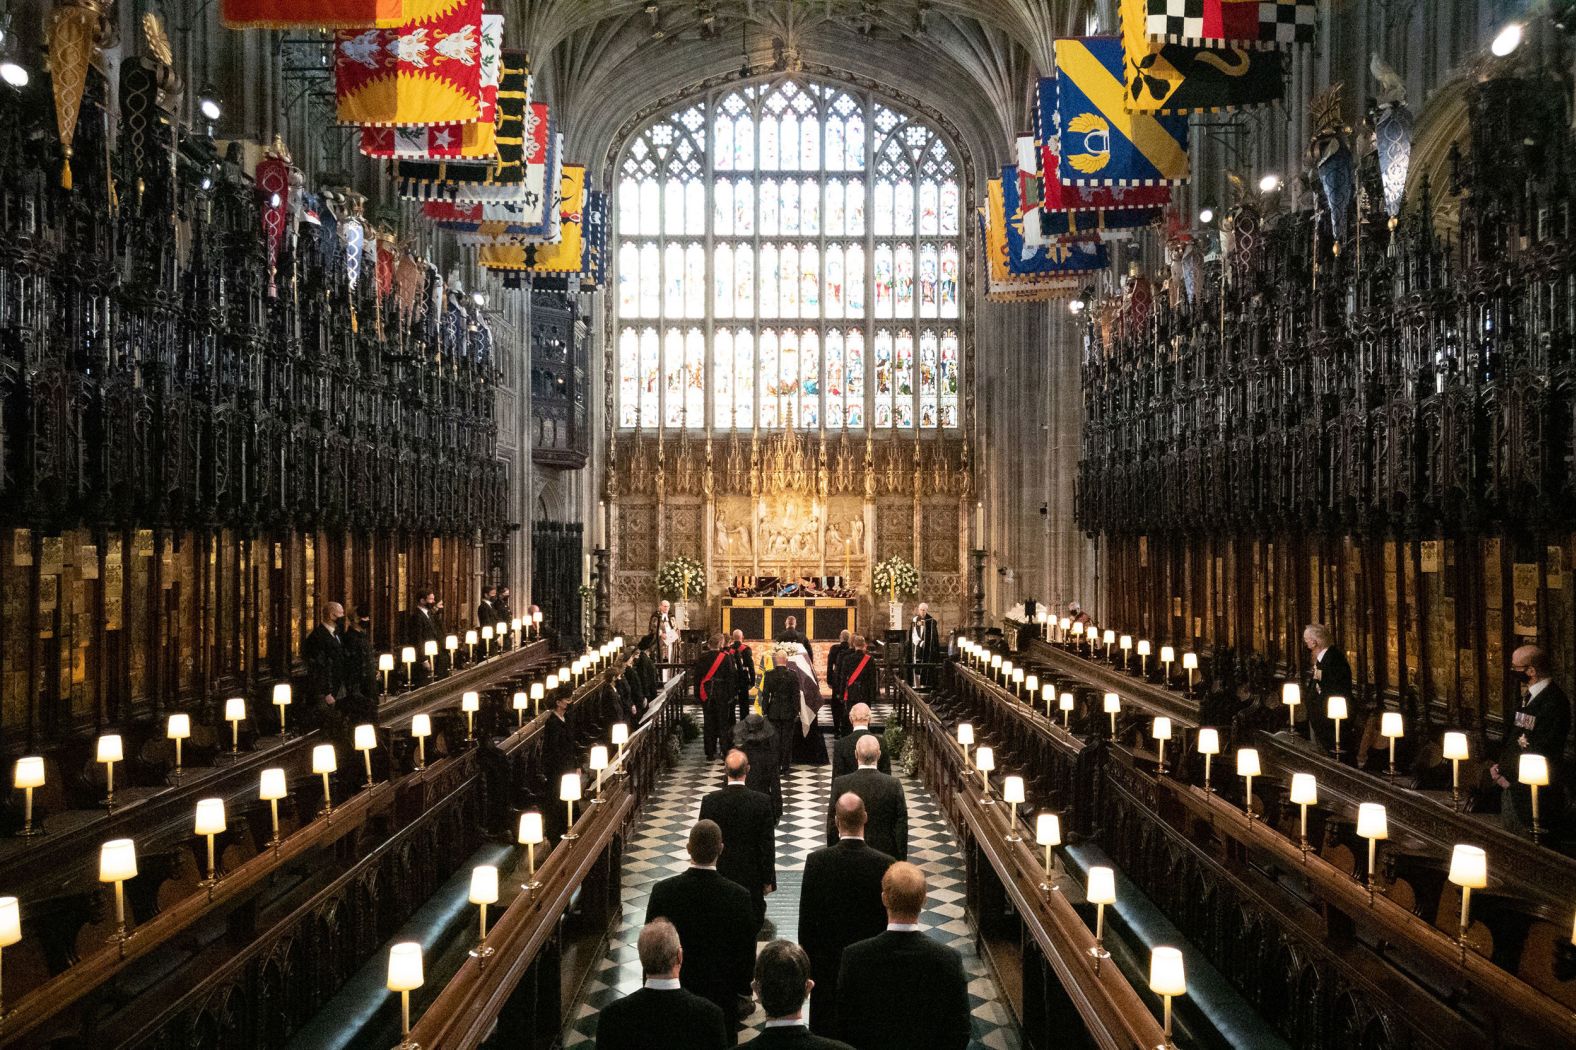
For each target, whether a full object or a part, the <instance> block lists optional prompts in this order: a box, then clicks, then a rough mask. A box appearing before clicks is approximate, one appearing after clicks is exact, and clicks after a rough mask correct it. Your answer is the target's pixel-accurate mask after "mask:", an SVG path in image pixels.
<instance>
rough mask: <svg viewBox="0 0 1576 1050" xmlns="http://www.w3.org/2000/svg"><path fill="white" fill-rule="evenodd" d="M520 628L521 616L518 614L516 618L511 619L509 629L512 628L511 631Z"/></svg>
mask: <svg viewBox="0 0 1576 1050" xmlns="http://www.w3.org/2000/svg"><path fill="white" fill-rule="evenodd" d="M519 629H520V618H519V617H518V616H516V617H515V618H514V619H512V620H510V621H509V630H511V631H518V630H519Z"/></svg>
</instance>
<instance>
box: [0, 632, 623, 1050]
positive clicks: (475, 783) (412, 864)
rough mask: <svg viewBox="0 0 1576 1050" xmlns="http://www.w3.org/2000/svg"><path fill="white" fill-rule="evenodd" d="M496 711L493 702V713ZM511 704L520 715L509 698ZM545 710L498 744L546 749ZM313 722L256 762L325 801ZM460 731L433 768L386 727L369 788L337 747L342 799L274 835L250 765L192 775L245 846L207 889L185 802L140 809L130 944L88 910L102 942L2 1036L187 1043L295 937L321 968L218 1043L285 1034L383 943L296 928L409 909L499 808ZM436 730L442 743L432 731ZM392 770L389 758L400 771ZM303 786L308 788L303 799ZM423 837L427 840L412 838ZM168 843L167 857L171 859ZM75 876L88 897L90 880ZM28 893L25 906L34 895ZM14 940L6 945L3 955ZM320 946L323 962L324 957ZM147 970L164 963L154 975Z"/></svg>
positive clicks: (445, 703) (452, 699)
mask: <svg viewBox="0 0 1576 1050" xmlns="http://www.w3.org/2000/svg"><path fill="white" fill-rule="evenodd" d="M545 655H546V652H545V648H541V649H526V650H522V651H520V652H518V653H515V654H510V655H507V656H504V657H501V658H495V659H494V660H492V661H488V662H486V663H484V664H482V665H480V666H478V667H475V668H472V669H469V670H470V673H466V672H460V673H457V674H455V675H454V676H452V677H451V678H448V679H444V680H441V681H439V682H436V683H432V684H430V685H428V686H426V687H423V688H422V689H419V690H415V691H413V693H412V694H407V695H406V696H403V697H400V698H398V699H397V700H396V701H395V703H396V705H398V707H399V708H403V711H401V712H400V713H399V715H398V717H399V720H400V721H401V722H403V724H405V725H406V726H408V724H409V718H408V713H411V712H414V711H417V710H425V711H428V712H435V711H439V710H440V709H442V710H446V709H448V708H452V707H454V706H456V705H457V704H458V701H459V693H460V692H462V691H464V690H465V689H470V688H474V689H479V690H483V689H486V688H488V687H489V686H496V685H498V684H499V683H503V682H507V681H511V680H513V678H514V677H515V676H518V675H520V674H522V673H524V672H527V671H529V670H530V669H531V668H532V667H533V666H536V665H538V664H539V663H540V659H541V658H542V657H544V656H545ZM608 682H609V679H608V676H607V673H604V674H601V675H597V676H595V677H593V678H592V679H590V680H588V681H587V682H586V683H584V684H583V685H581V686H580V687H579V688H578V689H577V690H576V691H575V693H574V699H573V703H572V707H571V715H572V716H573V715H575V713H576V712H577V711H579V710H581V709H582V707H583V706H585V704H584V702H585V701H586V699H587V698H590V697H593V696H596V695H598V694H599V693H600V691H601V690H603V689H604V688H606V687H607V686H608ZM494 703H496V698H494ZM591 706H597V705H591ZM388 709H389V705H387V704H386V705H385V710H388ZM490 713H491V712H484V717H485V715H487V714H490ZM509 717H510V718H511V719H512V714H511V715H510V716H509ZM545 717H547V716H546V715H543V716H540V717H539V718H537V719H533V720H532V722H530V723H529V724H527V725H526V726H524V727H522V728H519V729H516V730H515V731H514V732H512V733H510V734H509V735H508V736H507V737H505V738H504V739H503V740H502V741H501V742H499V743H498V745H497V749H496V750H497V751H498V752H499V753H501V755H502V756H503V757H504V759H505V760H506V761H511V762H514V763H516V764H518V763H520V762H525V761H528V760H529V759H530V758H531V757H532V756H534V755H535V753H536V751H537V750H539V747H538V745H537V744H536V741H537V738H538V737H539V735H540V732H541V727H542V720H543V719H545ZM435 723H436V724H439V725H441V724H442V721H441V720H439V719H435ZM484 724H485V723H484ZM315 735H316V734H313V735H312V736H315ZM312 736H309V737H307V738H305V739H300V740H295V741H291V742H290V743H289V744H287V745H285V746H282V747H276V748H273V749H271V750H270V751H269V752H265V753H264V754H263V755H262V756H260V757H259V759H258V760H257V762H256V765H257V766H259V767H260V766H262V765H274V764H280V765H283V766H285V768H286V769H287V770H292V771H294V772H295V773H296V774H297V776H295V777H292V778H291V779H292V783H291V785H290V787H291V792H292V794H291V796H290V797H291V799H292V800H293V801H295V802H296V803H297V805H298V806H299V807H300V808H301V809H304V811H305V812H306V813H311V812H312V811H313V810H314V809H315V807H316V805H317V804H318V803H319V802H320V801H321V787H320V780H319V778H316V777H311V776H310V775H309V774H306V773H304V771H305V770H307V769H309V768H310V767H309V758H308V756H309V748H310V746H311V745H312V743H314V742H315V741H314V740H313V738H312ZM458 736H459V734H458V733H453V732H451V734H450V748H449V750H450V751H451V752H452V753H450V754H447V755H445V754H439V753H434V751H429V754H428V758H429V761H428V763H427V766H426V768H425V769H422V770H414V769H412V768H411V762H410V758H409V756H408V755H406V754H404V753H403V752H402V753H401V754H400V755H397V756H396V755H394V754H392V753H391V752H392V751H393V749H392V748H391V747H390V744H391V743H393V742H394V738H393V737H392V735H390V734H388V733H387V732H385V733H383V734H381V735H380V740H379V747H378V751H379V752H382V755H381V756H380V759H379V767H375V770H374V773H375V776H376V777H377V779H376V781H375V783H374V786H373V787H371V788H370V789H367V788H362V789H361V790H355V789H353V788H350V787H349V786H348V785H350V784H356V785H360V784H362V783H363V782H364V780H365V774H364V772H363V767H362V766H361V764H360V763H359V762H358V761H357V760H358V759H359V757H360V756H359V755H357V754H356V753H355V752H348V753H342V754H341V755H340V765H341V774H342V775H341V777H340V778H339V782H338V783H337V784H336V785H335V796H336V798H338V799H339V802H338V803H337V804H336V805H335V807H334V812H333V814H332V817H331V818H325V817H323V816H321V815H319V816H318V817H316V818H315V819H312V818H306V819H302V820H300V821H293V820H287V821H286V822H284V823H283V825H282V827H281V834H282V836H283V838H282V841H281V842H280V844H279V846H278V847H277V849H270V848H268V847H267V846H266V845H265V844H264V843H265V840H266V838H267V837H268V823H267V816H266V814H267V808H266V804H261V805H262V806H263V809H262V823H261V827H260V828H259V826H258V824H257V823H256V822H255V818H256V817H257V816H258V813H257V807H258V806H259V805H260V803H259V802H258V801H257V799H256V795H257V779H256V777H257V773H256V770H255V769H251V768H241V769H238V768H236V767H227V768H223V769H218V770H211V771H203V772H202V773H201V774H195V775H196V776H200V777H201V778H202V779H203V781H204V783H203V784H202V785H193V784H184V785H182V787H181V788H179V789H171V790H172V791H178V792H179V793H180V794H181V795H182V796H185V795H186V794H187V793H188V792H189V791H192V790H193V789H195V790H196V791H197V792H198V793H201V794H203V795H219V797H228V798H229V800H230V801H231V802H232V803H233V805H232V806H231V807H230V808H231V819H230V835H229V839H230V841H231V844H232V846H236V847H239V850H240V853H241V857H240V858H236V859H238V863H232V864H230V865H229V867H228V870H225V872H224V877H223V878H222V879H221V880H220V881H219V882H218V883H217V884H216V885H215V886H213V887H212V888H211V893H210V890H209V889H207V888H205V887H202V886H200V885H197V884H196V882H195V879H194V877H193V876H194V875H195V872H194V871H193V870H191V869H192V868H193V865H192V863H191V857H192V851H191V850H190V849H189V848H188V847H189V845H190V843H191V839H192V836H191V814H190V810H188V811H187V813H186V814H184V815H183V816H182V817H180V818H178V820H177V821H176V822H175V827H174V828H172V829H168V830H166V829H155V835H151V836H150V835H149V833H148V831H147V830H146V829H145V828H144V827H143V826H142V825H140V824H139V825H138V826H137V832H136V835H135V838H136V840H137V842H138V846H139V854H140V855H141V866H142V868H143V876H142V877H141V878H139V879H137V880H132V882H130V883H128V898H129V899H128V917H131V916H132V915H135V916H137V918H138V920H139V921H137V922H135V923H134V924H133V925H132V927H131V931H130V935H129V937H128V938H127V940H126V941H125V942H124V944H117V943H115V942H114V941H112V940H109V939H108V938H107V937H106V936H105V935H106V934H107V933H108V923H107V922H106V921H105V920H103V919H102V917H100V919H99V921H97V922H94V923H92V924H90V926H89V929H88V930H87V931H86V932H87V933H93V934H97V935H98V940H97V943H96V945H95V946H94V947H90V948H89V949H88V950H87V952H86V953H85V954H83V955H82V957H81V958H80V959H76V960H74V962H73V964H72V965H70V966H69V967H67V968H65V969H64V970H63V971H62V972H60V973H59V974H58V975H56V976H54V977H52V978H51V979H49V980H47V981H45V982H44V983H42V984H40V985H38V986H37V987H35V988H33V989H32V990H31V991H29V992H27V993H26V994H25V995H23V996H22V997H21V998H20V999H14V1000H12V1001H13V1002H14V1003H15V1008H14V1009H13V1010H11V1011H10V1012H9V1013H8V1014H7V1015H6V1017H5V1019H4V1023H3V1025H0V1045H6V1046H10V1045H16V1046H23V1045H38V1044H39V1043H40V1042H42V1041H47V1039H48V1038H56V1037H62V1036H75V1037H78V1038H104V1037H106V1036H107V1035H109V1034H110V1033H114V1040H115V1041H116V1042H117V1044H118V1043H119V1042H120V1041H122V1040H124V1041H126V1042H128V1043H130V1042H138V1043H146V1044H148V1045H154V1044H157V1043H159V1042H161V1041H164V1040H167V1039H170V1038H173V1039H174V1040H175V1041H176V1042H177V1043H179V1044H180V1045H183V1046H184V1045H193V1046H200V1045H205V1043H204V1039H203V1038H202V1037H201V1035H200V1034H198V1033H203V1032H204V1031H208V1032H213V1033H218V1032H221V1031H225V1026H224V1024H222V1023H218V1022H215V1021H214V1016H215V1012H214V1007H215V1004H222V1003H223V1002H225V1000H226V999H227V998H228V999H232V1000H233V1002H234V1003H243V1002H244V1003H248V1004H255V1003H258V1002H262V1001H266V1000H267V999H268V995H267V989H266V987H264V986H265V985H266V984H267V980H266V979H264V978H263V977H262V976H261V974H262V971H264V970H266V969H267V963H266V961H265V960H267V959H268V958H269V957H270V955H271V953H273V954H275V955H277V954H278V953H280V951H281V945H288V944H290V943H292V942H298V945H299V948H300V949H301V952H302V954H303V955H304V958H303V959H302V960H300V972H305V971H307V970H311V971H312V972H313V975H314V976H313V981H312V982H311V984H312V988H311V991H310V993H308V994H304V995H301V996H299V997H297V999H296V1001H295V1002H293V1003H291V1004H289V1008H281V1009H279V1011H278V1015H277V1016H276V1017H272V1018H271V1019H270V1020H269V1022H268V1023H267V1024H260V1025H259V1026H256V1027H252V1028H249V1029H244V1030H236V1031H228V1032H226V1034H225V1036H224V1037H223V1038H217V1037H216V1038H214V1039H213V1041H212V1043H211V1045H214V1046H216V1047H217V1046H224V1047H226V1048H230V1047H244V1046H252V1045H256V1046H271V1045H276V1043H275V1041H274V1040H272V1039H270V1038H268V1036H269V1035H270V1033H271V1032H272V1034H278V1033H279V1031H280V1030H281V1027H280V1026H282V1029H283V1030H288V1028H289V1027H290V1026H291V1025H293V1024H297V1023H300V1022H301V1021H302V1020H304V1018H305V1017H306V1016H308V1015H309V1014H310V1011H311V1009H312V1008H314V1007H315V1006H316V1005H318V1004H319V1003H320V1002H321V1001H323V999H325V998H326V997H327V995H330V994H332V991H333V989H334V988H335V987H337V984H338V982H339V981H340V980H342V979H343V977H344V976H345V975H346V974H347V973H348V971H349V969H350V966H351V963H352V962H353V961H355V960H356V959H357V958H358V957H359V956H363V955H364V954H365V953H366V952H369V951H370V950H372V948H373V947H375V942H371V941H369V940H368V939H367V938H366V937H365V936H364V932H365V931H364V929H363V930H362V932H360V933H356V932H354V931H352V935H350V936H348V937H346V938H344V939H343V940H342V941H340V942H335V941H333V940H331V939H330V940H328V941H327V942H326V943H325V942H324V941H318V942H317V943H314V938H313V936H312V935H307V936H302V933H303V931H305V930H310V929H313V928H314V927H315V930H316V934H317V936H318V937H327V936H328V935H329V934H330V933H331V932H332V929H333V924H332V923H325V922H323V921H322V917H323V913H324V911H325V910H333V909H338V910H339V911H340V912H341V913H343V914H345V915H349V914H351V913H357V912H359V913H362V914H363V915H365V916H371V915H376V916H378V918H379V919H381V920H382V921H387V919H388V918H389V917H391V916H396V915H400V914H408V913H409V911H411V910H414V908H415V907H416V906H417V905H419V903H420V902H421V901H422V900H423V899H424V898H425V896H428V895H430V893H431V892H432V890H434V889H436V886H437V884H438V883H439V882H441V879H442V877H446V876H447V874H448V873H449V870H446V869H452V867H453V865H454V864H456V863H458V861H459V859H460V858H463V857H464V856H466V855H468V854H469V853H470V852H471V851H472V850H474V848H475V846H476V844H478V843H479V841H480V836H481V835H482V834H483V833H484V825H485V823H486V817H487V814H488V812H489V806H488V805H487V802H488V799H487V793H488V790H489V789H488V786H487V780H488V778H487V777H486V776H485V769H484V763H483V761H482V752H483V750H485V748H483V747H464V746H462V745H460V744H459V743H458ZM429 744H431V745H433V746H434V748H435V749H436V747H437V741H436V740H430V741H429ZM489 747H490V745H489ZM242 765H243V766H246V765H249V764H248V763H242ZM389 771H393V776H392V777H391V776H390V774H389ZM506 790H507V789H506ZM347 796H348V797H347ZM304 800H310V801H307V802H306V804H305V805H304V806H301V805H300V804H301V803H302V802H303V801H304ZM497 801H498V802H499V803H502V802H503V801H505V800H497ZM161 804H162V805H168V804H172V803H169V802H164V803H161ZM493 808H496V807H493ZM144 812H145V813H146V812H150V811H144ZM116 819H117V820H128V821H129V820H130V819H132V816H131V815H124V816H123V815H120V814H117V815H116ZM297 825H299V826H297ZM158 831H165V833H166V834H168V835H169V836H170V837H171V838H172V839H173V840H174V841H173V842H171V843H169V844H165V845H162V846H161V845H160V844H159V843H158V842H157V838H156V835H157V832H158ZM104 834H105V833H104V832H102V831H101V832H99V833H97V834H95V835H94V836H93V838H92V843H93V846H92V848H93V849H94V850H95V853H96V844H97V842H98V841H99V838H100V837H101V836H103V835H104ZM150 840H152V843H153V844H152V845H151V846H150V845H149V843H150ZM418 842H419V843H421V844H422V845H421V847H417V846H416V843H418ZM467 846H468V847H469V848H465V847H467ZM160 849H162V850H164V851H165V852H160ZM233 852H234V851H232V854H233ZM172 854H173V856H174V857H175V861H174V862H173V863H170V862H163V861H162V860H161V858H163V857H166V856H170V855H172ZM150 879H151V881H149V880H150ZM369 880H370V881H372V882H374V883H377V882H381V883H383V884H384V885H387V886H389V887H390V892H389V896H388V899H386V900H377V899H375V898H374V899H370V900H368V899H358V900H352V899H351V898H353V897H355V896H356V894H358V893H362V894H363V897H364V891H365V889H366V884H367V882H368V881H369ZM139 883H141V884H142V885H138V884H139ZM95 888H96V883H95ZM423 891H425V892H423ZM81 892H84V893H86V894H88V895H90V900H91V895H92V893H93V891H92V890H86V891H81ZM23 907H24V913H25V912H26V909H27V908H28V903H27V901H26V899H25V898H24V904H23ZM101 911H102V909H100V912H101ZM355 921H356V922H362V921H363V920H362V919H357V920H355ZM79 939H80V938H79ZM24 943H25V942H24ZM90 943H91V942H90ZM13 951H14V950H13ZM13 951H8V952H7V962H8V963H9V962H11V961H12V957H13ZM286 954H288V953H286ZM325 960H329V962H328V963H327V964H325ZM281 965H282V964H281ZM10 969H11V968H10V967H8V972H10ZM150 974H157V975H158V978H157V979H156V980H155V981H153V982H152V983H150V982H149V980H148V977H149V975H150ZM275 976H276V977H278V974H277V973H276V974H275ZM298 976H299V974H298ZM133 985H135V988H134V989H133V988H132V986H133ZM123 986H124V987H123ZM14 994H15V993H14V992H13V995H14ZM234 1012H235V1011H234V1007H233V1005H232V1006H231V1007H230V1008H229V1009H228V1010H226V1009H222V1008H221V1009H219V1010H218V1015H219V1016H226V1015H228V1014H233V1013H234ZM199 1021H200V1022H201V1023H199ZM270 1025H273V1026H275V1028H274V1029H270V1027H269V1026H270ZM132 1033H136V1034H135V1035H134V1036H133V1035H132Z"/></svg>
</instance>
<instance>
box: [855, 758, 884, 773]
mask: <svg viewBox="0 0 1576 1050" xmlns="http://www.w3.org/2000/svg"><path fill="white" fill-rule="evenodd" d="M859 768H860V769H873V770H875V771H876V772H877V773H879V772H881V761H880V760H879V759H877V760H876V761H874V762H872V763H870V764H869V765H868V766H867V765H865V764H864V763H863V762H861V763H859Z"/></svg>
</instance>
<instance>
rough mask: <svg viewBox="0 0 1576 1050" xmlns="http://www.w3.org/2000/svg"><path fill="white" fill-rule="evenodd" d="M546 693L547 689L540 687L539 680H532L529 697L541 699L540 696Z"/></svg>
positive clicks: (534, 699) (535, 699)
mask: <svg viewBox="0 0 1576 1050" xmlns="http://www.w3.org/2000/svg"><path fill="white" fill-rule="evenodd" d="M546 695H547V690H545V689H543V688H542V683H541V682H532V683H531V699H532V700H533V701H538V700H541V699H542V697H544V696H546Z"/></svg>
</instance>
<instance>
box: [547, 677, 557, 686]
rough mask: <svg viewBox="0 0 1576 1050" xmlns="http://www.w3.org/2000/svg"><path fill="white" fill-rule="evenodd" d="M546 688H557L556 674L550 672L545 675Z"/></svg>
mask: <svg viewBox="0 0 1576 1050" xmlns="http://www.w3.org/2000/svg"><path fill="white" fill-rule="evenodd" d="M547 688H549V689H557V688H558V676H557V675H555V674H550V675H548V676H547Z"/></svg>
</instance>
